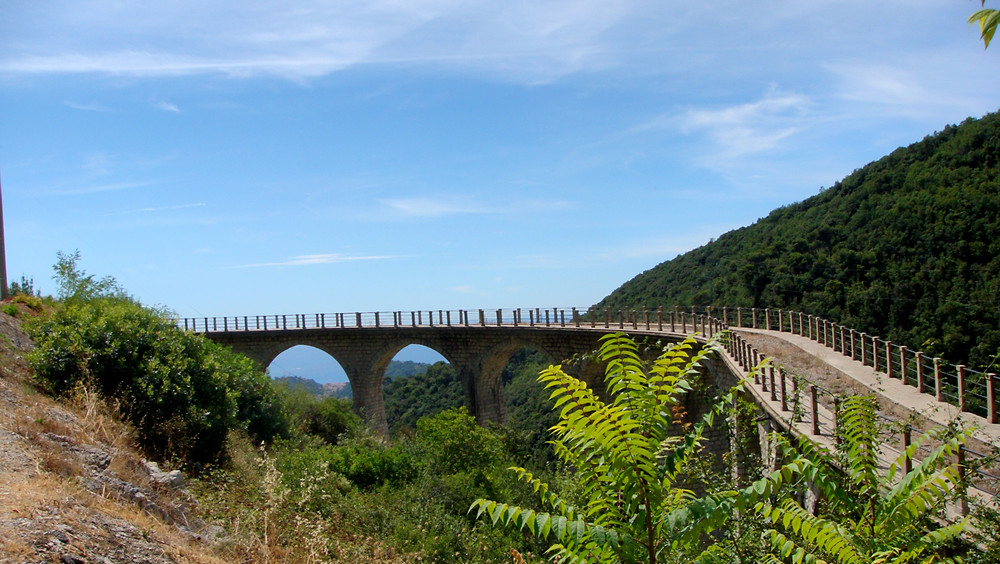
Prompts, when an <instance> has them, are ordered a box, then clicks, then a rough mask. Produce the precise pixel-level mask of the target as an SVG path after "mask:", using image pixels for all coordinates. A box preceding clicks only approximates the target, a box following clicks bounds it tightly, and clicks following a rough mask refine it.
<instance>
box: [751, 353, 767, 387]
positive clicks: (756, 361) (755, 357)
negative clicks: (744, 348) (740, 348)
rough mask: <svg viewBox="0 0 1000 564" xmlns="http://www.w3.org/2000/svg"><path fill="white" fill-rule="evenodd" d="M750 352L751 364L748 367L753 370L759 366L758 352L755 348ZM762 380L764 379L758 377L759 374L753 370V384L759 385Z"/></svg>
mask: <svg viewBox="0 0 1000 564" xmlns="http://www.w3.org/2000/svg"><path fill="white" fill-rule="evenodd" d="M750 352H751V353H752V354H753V364H752V365H751V366H750V369H751V370H753V369H754V368H757V367H758V366H760V352H759V351H758V350H757V349H756V348H753V349H751V351H750ZM763 379H764V378H763V377H762V376H761V375H760V372H758V371H756V370H754V373H753V382H754V384H760V381H761V380H763Z"/></svg>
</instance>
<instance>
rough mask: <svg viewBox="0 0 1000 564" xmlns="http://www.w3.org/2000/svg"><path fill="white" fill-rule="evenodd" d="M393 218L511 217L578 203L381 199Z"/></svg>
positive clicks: (462, 197) (447, 198)
mask: <svg viewBox="0 0 1000 564" xmlns="http://www.w3.org/2000/svg"><path fill="white" fill-rule="evenodd" d="M381 203H382V205H383V206H384V208H385V211H387V212H388V215H389V216H390V217H397V218H399V217H403V218H436V217H445V216H451V215H471V214H508V213H538V212H548V211H562V210H568V209H572V208H575V207H577V206H578V205H579V203H578V202H574V201H570V200H542V199H536V198H530V199H523V200H521V199H518V200H513V201H505V202H490V203H486V202H478V201H475V200H473V199H471V198H469V197H467V196H452V195H441V196H437V197H414V198H386V199H383V200H381Z"/></svg>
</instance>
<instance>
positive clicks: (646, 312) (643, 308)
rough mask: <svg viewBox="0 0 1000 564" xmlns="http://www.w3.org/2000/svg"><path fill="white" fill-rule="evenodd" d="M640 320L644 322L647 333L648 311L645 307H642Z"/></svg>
mask: <svg viewBox="0 0 1000 564" xmlns="http://www.w3.org/2000/svg"><path fill="white" fill-rule="evenodd" d="M642 318H643V320H645V321H646V331H649V311H648V310H646V306H642Z"/></svg>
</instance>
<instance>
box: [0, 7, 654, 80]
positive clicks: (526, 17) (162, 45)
mask: <svg viewBox="0 0 1000 564" xmlns="http://www.w3.org/2000/svg"><path fill="white" fill-rule="evenodd" d="M247 4H249V5H248V6H245V9H243V10H241V11H240V13H234V12H233V11H232V10H231V9H230V8H229V5H228V3H226V2H222V1H221V0H215V1H212V0H205V1H201V2H193V1H183V0H181V1H179V2H169V3H161V4H159V5H155V6H152V5H141V6H140V5H137V4H136V5H134V4H128V3H125V4H119V3H103V4H100V3H99V4H97V5H95V4H92V3H90V4H87V5H86V6H82V5H81V6H78V5H76V4H75V3H69V2H66V3H63V5H62V6H61V7H60V9H59V10H51V11H50V10H44V11H43V10H23V11H22V12H23V13H20V14H17V15H18V16H20V18H22V19H23V21H20V22H19V23H20V24H21V25H18V26H9V27H10V28H11V29H24V30H25V32H24V33H20V34H19V33H16V31H15V34H16V36H15V37H12V38H10V40H9V41H8V44H11V45H14V44H16V45H18V49H16V50H15V49H8V50H7V53H6V54H5V55H4V56H0V71H4V72H13V73H101V74H126V75H137V76H170V75H189V74H208V73H216V74H225V75H231V76H256V75H262V74H263V75H279V76H287V77H303V78H308V77H315V76H321V75H324V74H328V73H330V72H334V71H336V70H339V69H343V68H346V67H349V66H353V65H358V64H386V63H389V64H395V63H399V62H407V63H426V64H431V65H442V64H444V65H450V66H461V67H469V66H471V67H476V68H488V69H492V70H493V71H498V72H504V73H510V74H521V75H531V76H532V77H533V78H534V79H535V80H543V81H544V80H546V79H548V78H551V77H553V76H559V75H561V74H565V73H569V72H575V71H577V70H581V69H585V68H588V67H599V66H604V65H607V64H609V61H611V60H613V59H614V56H613V55H609V54H610V53H612V52H613V51H614V49H612V48H610V47H611V46H610V45H609V41H608V37H607V35H608V31H609V30H610V29H611V28H612V27H613V26H614V25H615V24H616V23H618V22H620V21H621V20H622V19H623V18H625V17H626V16H628V15H629V14H630V13H632V11H633V10H634V5H636V4H637V3H636V2H633V1H632V0H553V1H550V2H545V3H538V2H535V1H532V0H511V1H509V2H505V3H503V4H496V3H494V2H489V1H486V0H473V1H462V0H411V1H408V2H398V1H397V0H370V1H368V2H363V3H357V2H350V1H348V0H340V1H334V2H322V3H321V2H303V3H299V4H297V5H296V7H295V8H289V7H288V6H286V5H282V4H270V3H266V2H257V1H253V0H250V1H248V3H247ZM81 23H83V24H84V25H81ZM29 30H30V34H29ZM136 38H142V40H141V41H139V40H137V39H136ZM455 53H462V55H461V56H456V55H455Z"/></svg>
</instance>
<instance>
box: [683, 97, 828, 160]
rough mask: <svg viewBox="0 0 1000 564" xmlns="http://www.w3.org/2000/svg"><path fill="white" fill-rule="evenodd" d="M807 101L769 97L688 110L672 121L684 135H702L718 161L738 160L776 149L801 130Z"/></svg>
mask: <svg viewBox="0 0 1000 564" xmlns="http://www.w3.org/2000/svg"><path fill="white" fill-rule="evenodd" d="M809 106H810V101H809V99H808V98H807V97H805V96H802V95H798V94H769V95H767V96H765V97H764V98H762V99H760V100H757V101H755V102H747V103H744V104H738V105H735V106H729V107H723V108H713V109H692V110H689V111H687V112H686V113H684V114H683V115H681V116H679V117H677V118H676V119H675V123H676V126H677V128H678V129H679V130H680V131H681V132H683V133H686V134H703V135H705V136H706V137H708V139H710V140H711V141H712V143H713V145H714V149H713V152H715V153H716V156H717V157H718V158H739V157H744V156H748V155H754V154H757V153H763V152H767V151H773V150H775V149H779V148H780V147H781V144H782V142H783V141H785V140H786V139H788V138H789V137H791V136H793V135H794V134H796V133H798V132H799V131H801V130H802V128H803V127H804V125H805V122H806V119H807V118H808V109H809Z"/></svg>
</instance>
